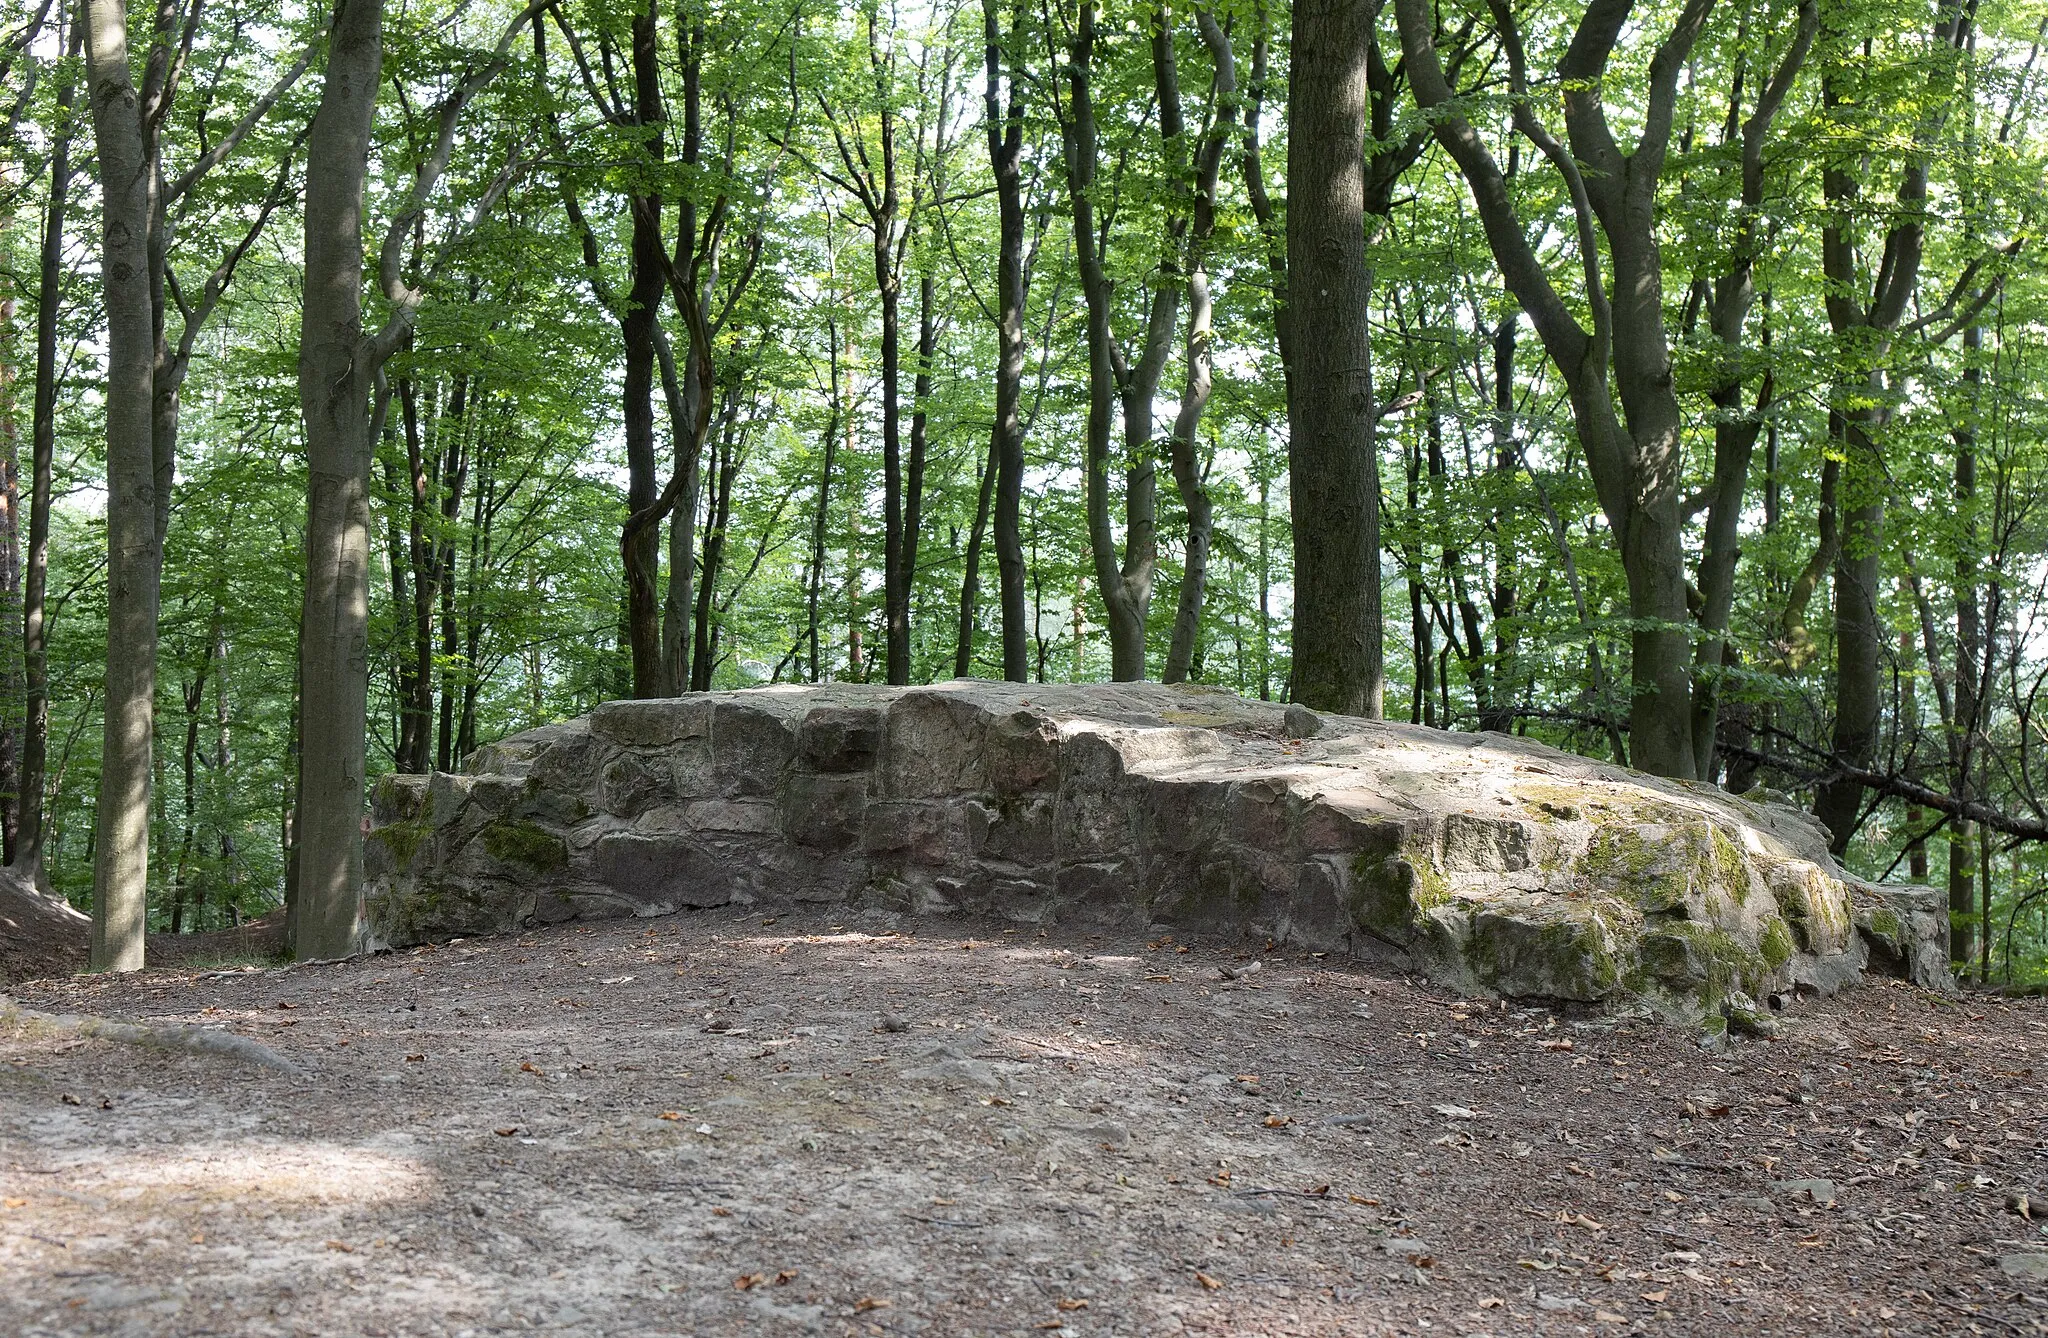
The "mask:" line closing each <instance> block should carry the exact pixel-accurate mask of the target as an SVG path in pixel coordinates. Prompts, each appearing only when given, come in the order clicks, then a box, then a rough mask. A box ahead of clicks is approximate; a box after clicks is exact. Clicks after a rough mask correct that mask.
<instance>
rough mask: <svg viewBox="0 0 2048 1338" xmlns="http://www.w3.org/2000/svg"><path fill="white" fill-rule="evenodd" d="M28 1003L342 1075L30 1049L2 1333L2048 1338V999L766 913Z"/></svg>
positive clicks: (12, 1105) (106, 982)
mask: <svg viewBox="0 0 2048 1338" xmlns="http://www.w3.org/2000/svg"><path fill="white" fill-rule="evenodd" d="M1254 960H1258V961H1260V963H1261V965H1260V969H1258V970H1255V971H1254V970H1248V968H1249V967H1250V966H1251V964H1252V962H1253V961H1254ZM16 993H17V998H18V999H19V1001H20V1002H21V1003H22V1004H23V1005H24V1006H26V1007H29V1008H35V1009H42V1010H47V1011H52V1012H80V1013H98V1014H104V1015H107V1016H113V1017H120V1018H125V1019H131V1020H142V1021H153V1022H160V1023H173V1022H175V1023H183V1024H190V1025H196V1026H202V1027H222V1028H230V1029H233V1030H234V1031H237V1032H239V1033H242V1034H244V1035H247V1036H250V1037H253V1038H257V1039H259V1040H261V1041H262V1042H263V1043H265V1044H267V1045H269V1046H271V1047H273V1048H274V1049H276V1050H277V1051H278V1052H280V1053H281V1054H283V1055H285V1056H287V1057H289V1058H291V1059H292V1060H294V1061H296V1062H297V1063H299V1064H300V1065H302V1066H303V1067H304V1068H305V1070H306V1074H305V1076H303V1077H297V1078H294V1077H292V1076H289V1075H286V1074H281V1073H277V1072H273V1071H270V1070H268V1069H264V1068H261V1067H257V1066H254V1065H251V1064H247V1063H244V1062H240V1061H238V1060H236V1059H234V1058H232V1057H226V1056H219V1055H206V1054H197V1055H195V1054H186V1053H166V1052H159V1051H155V1050H151V1049H147V1048H138V1047H134V1046H128V1045H116V1044H112V1043H109V1042H105V1041H101V1040H95V1039H82V1038H79V1037H77V1036H75V1035H67V1034H65V1033H61V1032H56V1031H53V1030H51V1029H49V1028H47V1027H41V1026H36V1025H20V1024H17V1025H14V1026H10V1027H5V1028H0V1054H4V1061H5V1062H4V1063H0V1204H4V1206H0V1332H4V1333H13V1334H22V1335H39V1334H87V1333H92V1334H102V1333H105V1334H114V1333H119V1334H149V1335H157V1334H164V1335H198V1334H238V1335H239V1334H318V1335H334V1334H365V1335H381V1334H388V1335H397V1334H423V1335H424V1334H485V1333H506V1332H527V1331H532V1330H539V1331H546V1332H554V1333H574V1334H613V1335H656V1334H688V1335H722V1334H741V1333H746V1334H779V1333H785V1332H786V1333H805V1332H815V1333H827V1334H835V1335H837V1334H847V1333H856V1334H878V1333H879V1334H910V1333H925V1334H932V1335H969V1334H991V1333H1019V1332H1044V1333H1055V1332H1056V1333H1060V1334H1064V1335H1074V1336H1076V1338H1078V1336H1079V1335H1089V1334H1179V1333H1183V1332H1191V1333H1212V1334H1233V1335H1266V1334H1275V1335H1278V1334H1347V1335H1348V1334H1377V1333H1398V1334H1418V1333H1446V1334H1501V1335H1506V1334H1531V1333H1539V1334H1579V1333H1592V1334H1619V1333H1629V1332H1640V1333H1655V1334H1703V1335H1704V1334H1722V1333H1729V1332H1740V1333H1743V1334H1745V1335H1764V1334H1785V1335H1808V1334H1827V1333H1843V1334H1851V1333H1854V1334H1865V1333H1881V1332H1893V1333H1913V1334H1930V1335H1932V1334H1941V1335H1953V1334H1963V1333H1985V1334H2015V1333H2017V1334H2035V1333H2048V1302H2044V1300H2043V1299H2042V1298H2043V1297H2048V1228H2044V1227H2043V1225H2042V1223H2041V1221H2039V1220H2036V1218H2034V1217H2030V1216H2029V1215H2028V1214H2029V1213H2033V1212H2039V1211H2040V1209H2037V1208H2036V1207H2035V1205H2037V1204H2040V1203H2041V1201H2042V1200H2043V1199H2048V1104H2044V1100H2043V1095H2042V1093H2043V1081H2042V1079H2043V1076H2044V1075H2048V1007H2044V1006H2043V1005H2042V1004H2041V1003H2040V1002H2038V1001H2022V1002H2005V1001H1997V1000H1989V999H1966V1000H1964V1001H1961V1002H1955V1001H1945V1000H1940V999H1935V998H1931V997H1929V996H1925V995H1922V994H1919V993H1916V992H1914V991H1911V990H1909V989H1906V988H1904V987H1900V986H1873V987H1871V988H1869V989H1867V990H1865V991H1863V992H1862V993H1860V994H1857V995H1854V996H1851V997H1847V998H1844V999H1840V1000H1834V1001H1825V1002H1822V1001H1812V1002H1805V1003H1801V1004H1798V1005H1796V1006H1795V1007H1794V1008H1793V1009H1792V1010H1791V1011H1790V1012H1789V1013H1788V1014H1787V1025H1786V1030H1785V1034H1784V1036H1783V1037H1781V1038H1780V1039H1778V1040H1775V1041H1771V1042H1753V1043H1746V1044H1743V1045H1740V1046H1738V1048H1737V1049H1736V1050H1734V1051H1733V1052H1732V1053H1729V1054H1725V1055H1713V1054H1708V1053H1705V1052H1703V1051H1701V1050H1700V1049H1699V1048H1698V1047H1697V1046H1695V1045H1694V1044H1693V1043H1692V1041H1691V1040H1690V1039H1689V1038H1688V1037H1686V1036H1684V1035H1682V1034H1679V1033H1676V1032H1672V1031H1669V1030H1666V1029H1662V1028H1659V1027H1656V1026H1654V1025H1651V1024H1648V1023H1643V1022H1634V1021H1626V1020H1624V1021H1618V1022H1617V1021H1614V1020H1609V1019H1598V1018H1576V1019H1575V1018H1570V1017H1564V1016H1559V1015H1555V1014H1552V1013H1550V1012H1548V1011H1545V1010H1541V1009H1519V1008H1513V1007H1509V1008H1500V1007H1498V1006H1490V1005H1483V1004H1477V1003H1469V1002H1465V1001H1461V1000H1458V999H1455V998H1452V997H1449V996H1447V995H1445V994H1443V993H1441V992H1439V991H1436V990H1433V989H1431V988H1428V987H1424V986H1420V985H1418V984H1416V983H1413V982H1411V981H1409V980H1407V979H1404V978H1402V977H1401V976H1399V975H1398V974H1389V973H1386V972H1374V971H1371V970H1367V969H1361V968H1358V967H1355V966H1351V965H1348V964H1339V963H1336V962H1334V961H1327V962H1326V961H1321V960H1316V959H1313V958H1302V957H1299V956H1291V955H1290V956H1274V955H1263V956H1257V955H1254V954H1252V953H1248V952H1244V951H1242V950H1240V949H1239V948H1237V947H1236V946H1234V945H1227V944H1221V943H1205V942H1196V943H1192V944H1187V945H1182V944H1179V943H1175V942H1172V941H1170V940H1165V939H1162V938H1160V937H1158V936H1153V937H1150V938H1148V937H1147V936H1145V935H1142V934H1132V935H1103V936H1099V937H1089V936H1087V935H1085V934H1078V933H1067V932H1060V931H1055V932H1053V933H1051V934H1050V935H1039V934H1035V933H1033V932H1031V931H1017V930H1014V929H1004V928H1001V927H998V926H994V925H987V924H978V923H970V922H965V921H957V920H948V921H927V922H923V923H911V922H907V921H903V922H899V921H892V920H885V919H880V918H867V919H863V918H857V917H856V918H847V917H844V916H841V917H838V918H828V917H827V916H825V915H822V914H819V915H812V914H803V915H797V916H783V917H780V918H772V919H769V918H763V917H762V916H760V915H758V914H756V915H740V914H737V913H732V912H718V913H700V914H696V915H691V916H684V917H677V918H671V919H664V920H658V921H640V922H627V923H618V924H612V925H607V926H603V927H598V928H581V929H559V930H552V931H546V932H539V933H534V934H528V935H523V936H518V937H509V938H500V939H489V940H477V941H472V942H466V943H456V944H451V945H446V946H443V947H440V948H438V949H422V950H419V951H413V952H406V953H402V954H397V955H392V956H383V957H376V958H371V959H367V960H363V961H359V962H353V963H348V964H344V965H338V966H312V967H303V968H298V969H291V970H278V971H260V970H247V971H242V972H236V973H231V974H215V975H203V976H194V975H192V974H190V973H189V972H186V973H172V972H152V973H149V974H146V975H142V976H136V977H128V978H123V979H84V978H80V979H75V980H70V981H62V982H45V983H42V984H39V985H31V986H27V987H24V988H22V989H20V990H18V991H17V992H16ZM2022 1195H2024V1196H2028V1197H2027V1198H2026V1200H2025V1201H2024V1202H2022V1200H2021V1197H2020V1196H2022ZM2042 1215H2043V1216H2048V1213H2043V1214H2042Z"/></svg>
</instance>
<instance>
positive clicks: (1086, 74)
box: [1060, 0, 1185, 682]
mask: <svg viewBox="0 0 2048 1338" xmlns="http://www.w3.org/2000/svg"><path fill="white" fill-rule="evenodd" d="M1095 17H1096V9H1095V4H1094V0H1083V3H1082V5H1081V11H1080V18H1079V21H1078V23H1077V24H1076V25H1075V28H1074V39H1073V43H1072V46H1071V50H1070V52H1069V59H1068V61H1067V65H1066V69H1065V75H1066V83H1067V91H1068V100H1067V103H1066V105H1065V107H1064V108H1062V109H1061V110H1062V114H1061V117H1060V137H1061V147H1062V154H1063V158H1064V163H1065V167H1066V179H1067V198H1068V203H1069V207H1070V211H1071V213H1072V216H1073V230H1074V259H1075V264H1076V267H1077V268H1078V269H1079V270H1080V274H1081V291H1082V296H1083V297H1084V298H1085V299H1086V302H1087V307H1088V425H1087V436H1086V439H1085V441H1086V445H1085V450H1084V469H1085V471H1086V475H1085V477H1086V503H1087V513H1088V547H1089V550H1090V552H1091V554H1092V555H1093V559H1094V563H1095V583H1096V585H1097V586H1099V587H1100V589H1101V593H1102V602H1103V606H1104V610H1105V612H1106V613H1107V615H1108V617H1107V623H1108V627H1109V647H1110V676H1111V677H1112V678H1114V679H1116V680H1117V681H1118V682H1129V681H1132V680H1136V679H1142V678H1143V677H1144V676H1145V625H1146V620H1147V617H1148V615H1149V613H1150V611H1151V605H1152V578H1153V571H1154V568H1155V567H1156V565H1157V562H1158V548H1159V544H1158V529H1157V525H1158V518H1157V512H1158V467H1157V466H1156V465H1155V464H1154V463H1153V445H1152V430H1153V421H1152V401H1153V396H1154V395H1155V394H1156V393H1157V391H1158V388H1159V377H1160V373H1161V372H1162V371H1163V370H1164V369H1165V366H1166V358H1167V356H1168V354H1169V352H1170V351H1171V346H1172V341H1173V331H1174V327H1175V325H1176V324H1177V322H1178V316H1179V303H1180V290H1181V279H1180V276H1179V274H1178V273H1176V272H1175V271H1176V270H1177V269H1178V259H1177V257H1176V256H1175V255H1174V253H1175V252H1176V251H1178V249H1179V245H1180V237H1181V233H1182V229H1183V227H1184V224H1185V220H1184V219H1179V218H1177V217H1176V216H1174V215H1172V214H1171V213H1169V218H1168V222H1167V228H1166V231H1167V236H1166V238H1165V239H1164V240H1165V242H1166V247H1165V248H1164V252H1163V254H1164V255H1165V257H1166V258H1165V259H1164V260H1163V261H1162V263H1161V266H1160V270H1161V272H1160V273H1159V274H1158V275H1156V276H1155V279H1154V283H1153V287H1152V301H1151V305H1150V310H1149V312H1148V316H1147V320H1146V328H1145V342H1144V346H1143V347H1142V348H1141V349H1140V351H1139V357H1138V361H1137V363H1135V364H1132V363H1130V362H1129V361H1128V359H1127V358H1126V357H1125V355H1124V352H1123V348H1122V346H1121V345H1120V344H1119V343H1118V342H1117V338H1116V334H1115V331H1114V329H1113V328H1112V321H1113V316H1114V310H1115V290H1114V288H1113V286H1112V284H1111V282H1110V278H1109V272H1108V269H1107V267H1106V262H1105V258H1104V256H1103V253H1102V245H1101V243H1102V238H1101V233H1100V231H1099V229H1098V226H1097V222H1096V212H1095V191H1096V172H1097V166H1098V161H1097V160H1098V157H1099V153H1100V148H1099V140H1098V134H1097V127H1096V120H1095V103H1094V91H1093V75H1092V62H1093V59H1094V52H1095ZM1156 23H1157V24H1158V25H1159V26H1158V27H1156V28H1155V32H1154V36H1153V42H1152V49H1153V66H1154V70H1155V81H1156V82H1157V83H1158V84H1159V86H1160V87H1161V88H1163V89H1171V90H1172V92H1171V95H1170V96H1167V97H1163V98H1162V99H1161V100H1160V108H1159V117H1160V127H1159V133H1160V139H1161V141H1162V142H1163V143H1164V144H1165V145H1166V146H1167V148H1168V150H1169V152H1171V151H1172V150H1173V148H1174V146H1175V145H1176V144H1177V143H1178V140H1179V136H1180V133H1181V114H1180V98H1179V94H1178V91H1177V89H1173V72H1172V58H1173V42H1172V35H1171V34H1170V33H1169V32H1165V31H1164V30H1163V24H1164V19H1163V17H1160V18H1158V19H1156ZM1119 411H1121V417H1122V421H1123V447H1124V458H1125V461H1126V465H1125V471H1124V544H1123V553H1122V560H1121V561H1119V560H1118V551H1117V544H1116V536H1115V533H1114V531H1113V530H1112V529H1111V527H1110V519H1109V465H1110V437H1111V433H1112V431H1113V430H1114V428H1115V423H1116V418H1117V416H1118V414H1119Z"/></svg>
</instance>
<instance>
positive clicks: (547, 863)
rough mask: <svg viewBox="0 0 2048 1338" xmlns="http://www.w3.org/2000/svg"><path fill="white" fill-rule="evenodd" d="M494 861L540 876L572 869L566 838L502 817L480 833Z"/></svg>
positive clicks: (538, 826) (526, 823) (532, 825)
mask: <svg viewBox="0 0 2048 1338" xmlns="http://www.w3.org/2000/svg"><path fill="white" fill-rule="evenodd" d="M477 836H478V837H479V838H480V839H481V840H482V841H483V843H484V849H485V850H487V851H489V852H490V855H491V858H492V859H495V860H498V861H500V862H501V863H505V864H519V865H524V866H525V867H526V868H529V869H532V870H533V871H534V872H536V873H559V872H560V871H561V870H563V869H565V868H567V867H568V866H569V847H568V846H567V845H566V844H565V843H564V842H563V840H562V838H561V837H559V836H555V835H553V834H551V833H550V832H548V831H546V830H545V829H543V828H542V827H541V826H540V825H539V824H538V823H533V822H528V821H526V820H525V819H524V818H499V819H498V820H497V821H495V822H491V823H486V824H485V826H484V828H483V830H482V831H480V832H478V833H477Z"/></svg>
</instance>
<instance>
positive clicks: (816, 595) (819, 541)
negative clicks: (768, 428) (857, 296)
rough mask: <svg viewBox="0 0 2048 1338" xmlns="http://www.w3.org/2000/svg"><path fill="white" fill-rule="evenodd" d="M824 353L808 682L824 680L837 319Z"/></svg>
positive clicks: (830, 320) (828, 326) (831, 320)
mask: <svg viewBox="0 0 2048 1338" xmlns="http://www.w3.org/2000/svg"><path fill="white" fill-rule="evenodd" d="M825 345H826V355H827V357H828V358H829V360H830V365H831V377H832V380H831V386H830V391H829V396H828V407H827V411H826V415H825V452H824V454H825V458H824V461H823V462H822V463H821V464H820V466H819V468H818V509H817V511H816V512H815V513H814V514H813V515H812V517H811V562H810V571H809V572H808V573H807V576H808V581H807V583H806V584H807V586H808V588H807V590H806V591H805V605H806V618H807V622H806V624H805V634H806V637H807V639H808V640H809V642H810V650H811V682H813V683H822V682H824V681H825V680H824V665H823V663H822V662H821V661H820V659H819V655H818V605H819V601H820V599H821V598H822V596H823V593H824V585H825V536H826V533H827V531H828V530H830V528H831V521H832V463H833V461H832V457H833V456H834V455H835V454H836V453H837V452H838V450H839V415H840V404H839V321H838V318H837V317H836V316H829V317H827V318H826V322H825Z"/></svg>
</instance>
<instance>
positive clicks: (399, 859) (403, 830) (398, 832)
mask: <svg viewBox="0 0 2048 1338" xmlns="http://www.w3.org/2000/svg"><path fill="white" fill-rule="evenodd" d="M433 834H434V824H433V823H432V822H431V821H429V820H428V819H427V818H425V817H422V818H420V819H417V820H415V821H412V822H394V823H391V824H390V825H388V826H384V827H373V828H371V829H370V839H371V840H372V841H375V842H377V843H378V844H379V845H381V846H383V847H384V849H385V850H387V851H389V852H390V854H391V863H392V865H393V867H395V868H399V869H403V868H406V867H407V866H409V865H410V864H411V863H412V857H413V856H414V855H416V854H418V853H419V849H420V847H421V846H422V845H424V844H425V843H426V840H427V838H428V837H430V836H432V835H433Z"/></svg>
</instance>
